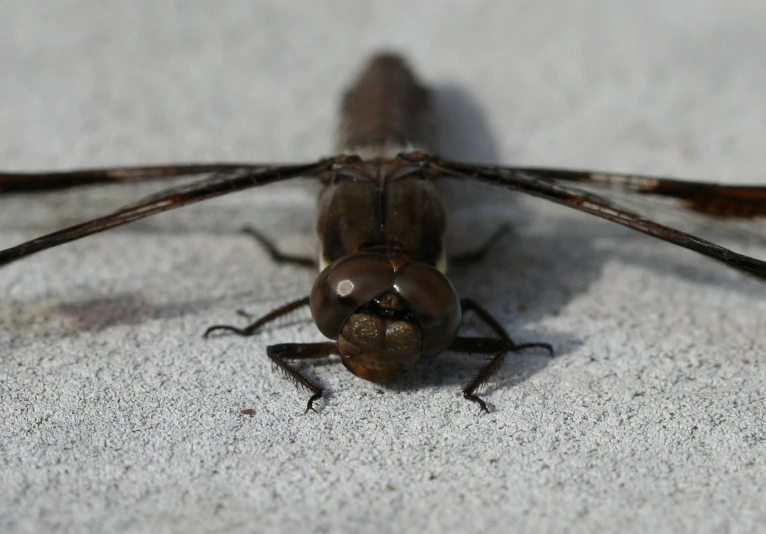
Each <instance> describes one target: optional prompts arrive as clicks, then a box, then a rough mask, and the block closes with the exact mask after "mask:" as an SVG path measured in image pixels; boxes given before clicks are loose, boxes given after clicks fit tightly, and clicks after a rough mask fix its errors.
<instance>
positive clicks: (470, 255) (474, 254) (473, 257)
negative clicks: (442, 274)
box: [449, 224, 511, 265]
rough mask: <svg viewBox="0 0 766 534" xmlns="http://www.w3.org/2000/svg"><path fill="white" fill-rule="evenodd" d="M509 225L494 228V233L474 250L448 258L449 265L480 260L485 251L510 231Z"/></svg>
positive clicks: (485, 253)
mask: <svg viewBox="0 0 766 534" xmlns="http://www.w3.org/2000/svg"><path fill="white" fill-rule="evenodd" d="M510 230H511V225H510V224H504V225H502V226H501V227H500V228H498V229H497V230H495V233H494V234H492V235H491V236H490V237H489V239H487V240H486V241H485V242H484V243H482V244H481V246H479V248H477V249H476V250H472V251H470V252H464V253H463V254H459V255H457V256H453V257H451V258H449V264H450V265H468V264H471V263H475V262H477V261H480V260H482V259H484V257H485V256H486V255H487V253H488V252H489V251H490V250H492V248H493V247H494V246H495V245H497V243H498V242H499V241H500V240H501V239H502V238H503V237H505V235H506V234H507V233H508V232H510Z"/></svg>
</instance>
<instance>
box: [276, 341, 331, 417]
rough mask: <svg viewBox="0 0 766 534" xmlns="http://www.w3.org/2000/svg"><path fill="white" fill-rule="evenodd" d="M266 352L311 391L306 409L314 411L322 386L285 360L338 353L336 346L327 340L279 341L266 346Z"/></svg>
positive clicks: (291, 376) (292, 377) (307, 358)
mask: <svg viewBox="0 0 766 534" xmlns="http://www.w3.org/2000/svg"><path fill="white" fill-rule="evenodd" d="M266 354H268V356H269V359H271V361H272V362H274V363H275V364H276V365H277V367H279V368H280V369H282V371H284V372H285V373H286V374H287V376H288V378H291V379H292V380H294V381H295V383H296V384H300V385H301V386H303V387H305V388H306V389H308V390H309V392H311V397H310V398H309V400H308V403H306V411H305V412H304V413H308V411H309V410H312V411H314V412H316V410H315V409H314V402H315V401H317V400H319V399H321V398H322V388H320V387H319V386H318V385H316V384H315V383H314V382H312V381H311V380H310V379H309V378H308V377H307V376H306V375H304V374H303V373H301V372H300V371H299V370H298V369H296V368H295V367H293V366H292V365H290V363H289V362H288V361H287V360H310V359H314V358H327V357H328V356H332V355H334V354H338V346H337V345H336V344H335V343H333V342H329V341H325V342H322V343H280V344H279V345H269V346H268V347H266Z"/></svg>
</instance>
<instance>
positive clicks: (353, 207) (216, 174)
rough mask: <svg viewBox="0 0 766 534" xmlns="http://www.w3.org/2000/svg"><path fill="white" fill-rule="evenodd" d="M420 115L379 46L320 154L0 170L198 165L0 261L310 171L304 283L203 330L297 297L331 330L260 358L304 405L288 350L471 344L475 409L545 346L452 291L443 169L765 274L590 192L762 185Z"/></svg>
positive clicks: (417, 99) (395, 366) (406, 358)
mask: <svg viewBox="0 0 766 534" xmlns="http://www.w3.org/2000/svg"><path fill="white" fill-rule="evenodd" d="M433 124H434V122H433V117H432V110H431V104H430V96H429V92H428V90H427V89H426V88H425V87H423V86H422V85H421V83H420V82H419V81H418V80H417V78H416V77H415V75H414V74H413V73H412V71H411V70H410V68H409V67H408V65H407V63H406V62H405V61H404V60H403V59H402V58H401V57H399V56H398V55H395V54H391V53H379V54H377V55H374V56H373V57H372V58H371V59H370V60H369V61H368V63H367V64H366V66H365V67H364V69H363V70H362V72H361V74H360V75H359V77H358V78H357V79H356V81H355V82H354V83H353V85H352V86H351V87H350V89H349V90H348V92H347V93H346V94H345V97H344V99H343V104H342V118H341V124H340V135H339V139H338V155H335V156H332V157H328V158H325V159H321V160H319V161H315V162H310V163H305V164H295V165H258V164H252V165H247V164H244V165H243V164H182V165H167V166H148V167H122V168H107V169H91V170H75V171H64V172H32V173H0V192H3V193H10V192H15V191H41V190H51V189H58V188H67V187H74V186H80V185H85V184H93V183H108V182H120V183H125V182H137V181H144V180H161V179H169V178H177V177H183V176H193V175H209V176H208V177H207V178H206V179H204V180H202V181H199V182H196V183H192V184H188V185H183V186H180V187H174V188H172V189H168V190H165V191H163V192H160V193H158V194H156V195H153V196H151V197H148V198H145V199H143V200H141V201H140V202H138V203H136V204H133V205H131V206H128V207H126V208H123V209H121V210H119V211H116V212H114V213H111V214H109V215H106V216H104V217H101V218H98V219H94V220H90V221H87V222H84V223H81V224H77V225H74V226H71V227H69V228H65V229H63V230H59V231H57V232H53V233H51V234H48V235H45V236H42V237H39V238H37V239H33V240H31V241H28V242H26V243H22V244H20V245H17V246H15V247H11V248H9V249H6V250H2V251H0V266H2V265H5V264H8V263H11V262H13V261H16V260H19V259H21V258H24V257H26V256H29V255H31V254H34V253H36V252H39V251H42V250H45V249H48V248H51V247H55V246H58V245H61V244H63V243H66V242H69V241H72V240H75V239H79V238H82V237H85V236H87V235H90V234H94V233H97V232H102V231H105V230H108V229H110V228H114V227H117V226H120V225H123V224H126V223H129V222H132V221H135V220H138V219H142V218H144V217H149V216H150V215H154V214H156V213H160V212H163V211H168V210H171V209H175V208H180V207H182V206H186V205H188V204H191V203H194V202H199V201H202V200H205V199H209V198H213V197H217V196H221V195H226V194H230V193H234V192H236V191H241V190H243V189H247V188H252V187H258V186H262V185H266V184H270V183H273V182H279V181H284V180H290V179H292V178H295V177H315V178H318V179H319V180H321V181H322V183H323V184H324V189H323V191H322V193H321V195H320V199H319V208H318V215H317V233H318V236H319V239H320V241H321V258H320V262H319V263H320V267H321V272H320V274H319V276H318V278H317V279H316V281H315V283H314V285H313V288H312V290H311V294H310V296H307V297H305V298H302V299H300V300H296V301H294V302H289V303H287V304H285V305H283V306H281V307H279V308H277V309H275V310H273V311H272V312H270V313H269V314H267V315H265V316H264V317H261V318H260V319H258V320H257V321H254V322H252V323H251V324H250V325H249V326H247V327H245V328H237V327H234V326H228V325H216V326H213V327H211V328H209V329H208V331H207V332H206V333H205V335H206V336H207V335H208V334H210V333H212V332H220V331H228V332H232V333H235V334H238V335H242V336H249V335H253V334H255V333H257V332H258V331H259V329H260V328H261V327H263V326H264V325H266V324H268V323H270V322H272V321H274V320H275V319H277V318H279V317H282V316H284V315H285V314H288V313H290V312H292V311H294V310H296V309H298V308H301V307H304V306H308V307H309V308H310V310H311V314H312V317H313V319H314V322H315V323H316V326H317V327H318V328H319V330H320V331H321V332H322V334H324V335H325V336H326V337H327V338H329V339H330V340H331V341H327V342H321V343H284V344H278V345H271V346H269V347H268V348H267V354H268V357H269V358H270V359H271V360H272V361H273V362H274V363H275V364H276V365H277V366H278V367H279V368H280V369H282V370H283V371H284V372H285V373H286V374H287V375H288V376H289V377H290V378H292V379H293V380H294V381H295V382H296V383H298V384H299V385H301V386H304V387H305V388H306V389H307V390H308V391H309V392H310V393H311V396H310V398H309V399H308V402H307V405H306V411H309V410H313V409H314V403H315V402H316V401H317V400H318V399H320V398H321V397H322V388H321V387H320V386H319V385H317V384H316V383H315V382H314V381H312V380H311V379H309V378H308V377H306V376H305V375H304V374H303V373H302V372H301V371H300V370H299V369H298V368H296V367H295V366H294V365H293V362H295V361H298V360H310V359H317V358H326V357H328V356H331V355H338V356H340V360H341V362H342V363H343V364H344V365H345V367H346V368H347V369H348V370H349V371H351V372H352V373H353V374H355V375H357V376H359V377H361V378H364V379H366V380H370V381H373V382H383V381H388V380H392V379H395V378H397V377H399V376H400V375H402V374H403V373H405V372H406V371H408V370H409V369H410V368H412V366H413V365H414V364H415V363H416V362H417V361H418V360H420V359H428V358H433V357H435V356H437V355H438V354H440V353H442V352H444V351H455V352H462V353H470V354H480V355H484V357H483V359H482V364H483V365H481V367H480V368H479V371H478V372H477V374H476V375H475V377H474V378H473V379H472V380H471V381H470V382H469V383H468V384H467V385H466V386H465V387H464V389H463V395H464V397H465V398H466V399H468V400H470V401H473V402H475V403H477V404H478V405H479V406H480V408H481V409H482V410H484V411H488V409H487V406H486V404H485V402H484V401H483V400H482V399H481V398H479V397H478V396H477V395H476V391H477V389H478V388H479V386H481V385H482V384H483V383H484V382H486V381H487V379H488V378H489V377H490V376H492V374H493V373H495V371H497V369H498V368H499V367H500V366H501V365H502V363H503V361H504V358H505V357H506V355H507V354H508V353H509V352H518V351H521V350H525V349H531V348H539V349H543V350H546V351H549V352H550V353H551V354H552V352H553V351H552V347H551V346H550V345H549V344H547V343H540V342H535V343H516V342H515V341H513V340H512V339H511V337H510V336H509V335H508V333H507V332H506V331H505V329H504V328H503V327H502V326H501V325H500V323H499V322H498V321H497V320H496V319H495V318H494V317H493V316H492V315H491V314H490V313H489V312H487V311H486V310H485V309H484V308H483V307H481V306H480V305H479V304H478V303H476V302H474V301H472V300H470V299H466V298H463V299H460V298H459V297H458V295H457V294H456V292H455V289H454V287H453V286H452V284H451V283H450V281H449V280H448V279H447V277H446V276H445V274H444V273H445V269H446V254H445V250H444V245H443V237H444V231H445V227H446V223H445V212H444V207H443V205H442V203H441V200H440V195H439V190H438V186H437V181H438V180H439V179H440V178H443V177H450V178H456V179H462V180H469V181H470V180H473V181H479V182H484V183H487V184H491V185H493V186H496V187H499V188H502V189H507V190H511V191H518V192H521V193H525V194H528V195H532V196H535V197H539V198H542V199H545V200H548V201H551V202H555V203H557V204H563V205H565V206H569V207H571V208H574V209H576V210H580V211H584V212H587V213H590V214H592V215H595V216H597V217H601V218H604V219H607V220H610V221H613V222H615V223H617V224H621V225H623V226H627V227H628V228H632V229H634V230H636V231H638V232H641V233H644V234H648V235H651V236H654V237H657V238H659V239H663V240H665V241H669V242H671V243H674V244H676V245H679V246H681V247H685V248H688V249H691V250H693V251H696V252H698V253H700V254H702V255H705V256H708V257H710V258H713V259H716V260H718V261H720V262H723V263H725V264H726V265H728V266H730V267H732V268H735V269H738V270H740V271H743V272H746V273H749V274H751V275H754V276H756V277H758V278H764V279H766V262H763V261H760V260H758V259H755V258H752V257H749V256H746V255H743V254H739V253H736V252H734V251H732V250H729V249H726V248H724V247H722V246H719V245H717V244H715V243H712V242H709V241H706V240H703V239H700V238H698V237H694V236H692V235H689V234H687V233H684V232H682V231H680V230H677V229H674V228H672V227H669V226H665V225H663V224H660V223H658V222H654V221H652V220H649V219H648V218H645V217H643V216H642V215H640V214H639V213H637V212H634V211H631V210H628V209H624V208H622V207H621V206H619V205H617V204H616V203H615V202H613V201H612V200H610V199H609V198H608V197H607V196H604V195H606V194H607V193H609V192H610V191H612V192H614V191H617V192H620V193H622V194H628V193H629V194H633V195H638V196H641V195H650V196H655V197H663V198H665V199H672V200H674V201H675V202H676V203H678V204H679V205H680V207H681V208H684V209H686V210H690V211H693V212H697V213H702V214H705V215H707V216H712V217H714V216H720V217H731V218H755V217H759V216H762V215H766V187H754V186H728V185H726V186H725V185H717V184H711V183H703V182H689V181H680V180H674V179H663V178H654V177H644V176H635V175H627V174H607V173H595V172H581V171H571V170H555V169H543V168H521V167H499V166H492V165H476V164H468V163H461V162H457V161H450V160H448V159H443V158H442V157H439V156H436V155H435V154H436V152H435V150H434V147H433V138H434V132H433ZM594 190H595V191H597V192H594ZM602 193H603V194H602ZM254 237H256V238H257V239H258V240H259V241H261V242H262V243H263V244H264V245H265V246H266V247H267V249H269V250H270V251H271V253H272V255H273V256H274V257H275V258H277V259H282V260H294V261H300V262H302V263H307V262H308V261H307V260H300V259H297V258H291V257H286V256H281V255H280V254H279V253H278V252H277V251H276V250H275V249H274V248H273V247H272V246H271V245H270V244H269V243H268V242H267V241H265V240H264V239H263V238H262V237H261V236H260V235H259V234H257V233H255V234H254ZM468 312H473V313H474V314H476V316H477V317H478V319H479V320H480V321H482V322H483V323H485V324H486V325H487V326H488V327H489V329H491V330H492V331H493V333H494V335H493V336H492V337H466V336H461V335H459V334H458V330H459V327H460V325H461V320H462V317H463V315H464V314H466V313H468Z"/></svg>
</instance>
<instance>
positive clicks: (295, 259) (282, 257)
mask: <svg viewBox="0 0 766 534" xmlns="http://www.w3.org/2000/svg"><path fill="white" fill-rule="evenodd" d="M242 232H243V233H245V234H247V235H249V236H250V237H252V238H253V239H255V240H256V241H257V242H258V244H260V245H261V246H262V247H263V248H264V249H265V250H266V252H267V253H268V254H269V256H271V259H272V260H273V261H274V263H292V264H293V265H300V266H301V267H316V266H317V262H316V260H315V259H314V258H309V257H306V256H294V255H292V254H285V253H284V252H282V251H281V250H279V249H278V248H277V246H276V245H275V244H274V243H273V242H272V241H271V240H270V239H269V238H268V237H266V236H265V235H263V234H262V233H261V232H259V231H258V230H256V229H255V228H251V227H249V226H245V227H244V228H242Z"/></svg>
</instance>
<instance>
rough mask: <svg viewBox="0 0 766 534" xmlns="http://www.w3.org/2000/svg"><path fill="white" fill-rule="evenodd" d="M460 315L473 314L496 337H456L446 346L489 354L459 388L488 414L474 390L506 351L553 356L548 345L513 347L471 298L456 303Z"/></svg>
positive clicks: (492, 371) (490, 317)
mask: <svg viewBox="0 0 766 534" xmlns="http://www.w3.org/2000/svg"><path fill="white" fill-rule="evenodd" d="M460 305H461V306H462V308H463V313H465V312H467V311H473V312H474V313H475V314H476V315H478V316H479V319H481V320H482V321H483V322H484V323H485V324H486V325H487V326H489V327H490V328H491V329H492V331H493V332H495V334H497V336H498V337H499V339H497V338H491V337H457V338H455V340H454V341H453V342H452V344H451V345H450V346H449V349H448V350H451V351H454V352H462V353H474V354H492V355H493V358H492V359H491V360H490V362H489V363H488V364H487V365H485V366H484V367H482V368H481V369H480V370H479V372H478V373H477V374H476V376H475V377H474V378H473V380H471V381H470V382H469V383H468V385H466V386H465V388H463V397H465V398H466V399H468V400H470V401H472V402H475V403H477V404H478V405H479V406H480V407H481V409H482V410H483V411H485V412H489V410H488V409H487V405H486V404H485V403H484V401H483V400H481V398H479V397H478V396H477V395H476V390H477V389H478V388H479V387H480V386H481V385H482V384H483V383H484V382H486V381H487V380H488V379H489V377H491V376H492V375H493V374H494V373H495V372H496V371H497V370H498V369H499V368H500V366H501V365H502V364H503V362H504V361H505V355H506V354H508V352H519V351H522V350H525V349H533V348H541V349H545V350H547V351H548V352H549V353H550V355H551V356H553V347H552V346H551V345H550V344H549V343H522V344H516V343H515V342H514V341H513V340H512V339H511V337H510V336H509V335H508V332H506V331H505V329H504V328H503V327H502V326H501V325H500V323H498V322H497V319H495V318H494V317H492V315H491V314H490V313H489V312H488V311H487V310H485V309H484V308H483V307H482V306H480V305H479V304H478V303H477V302H475V301H473V300H471V299H463V300H461V301H460Z"/></svg>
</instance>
